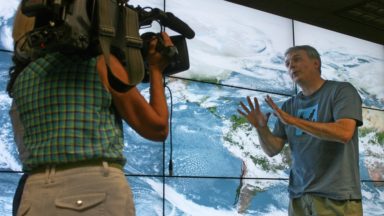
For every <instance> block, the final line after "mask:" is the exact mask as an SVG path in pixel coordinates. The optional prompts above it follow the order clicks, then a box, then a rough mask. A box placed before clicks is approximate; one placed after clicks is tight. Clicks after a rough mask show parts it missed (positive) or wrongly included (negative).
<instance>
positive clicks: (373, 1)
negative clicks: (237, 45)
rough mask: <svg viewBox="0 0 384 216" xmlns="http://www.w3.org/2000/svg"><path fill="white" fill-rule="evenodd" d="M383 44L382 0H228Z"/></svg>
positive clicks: (383, 7)
mask: <svg viewBox="0 0 384 216" xmlns="http://www.w3.org/2000/svg"><path fill="white" fill-rule="evenodd" d="M227 1H229V2H233V3H237V4H241V5H244V6H248V7H251V8H255V9H258V10H261V11H265V12H268V13H272V14H276V15H279V16H282V17H286V18H290V19H294V20H297V21H301V22H304V23H307V24H311V25H315V26H318V27H322V28H325V29H329V30H332V31H336V32H340V33H343V34H346V35H350V36H353V37H357V38H360V39H363V40H368V41H371V42H375V43H378V44H382V45H384V0H320V1H319V0H317V1H316V0H227Z"/></svg>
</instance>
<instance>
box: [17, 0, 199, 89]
mask: <svg viewBox="0 0 384 216" xmlns="http://www.w3.org/2000/svg"><path fill="white" fill-rule="evenodd" d="M103 4H104V6H103ZM105 4H107V5H108V6H110V7H111V8H112V9H110V11H108V14H110V15H111V16H112V18H109V17H103V16H102V15H100V8H101V7H105ZM124 7H125V9H122V8H124ZM98 8H99V9H98ZM21 9H22V12H23V14H25V15H26V16H29V17H35V27H34V29H33V30H32V31H31V32H29V33H28V34H27V35H26V43H27V44H26V46H25V45H24V46H20V47H17V46H16V48H15V51H16V52H18V51H19V52H20V51H26V52H24V55H25V56H26V57H27V58H29V60H33V59H36V58H37V57H40V56H41V55H43V54H45V53H49V52H55V51H60V52H64V53H71V52H78V51H85V50H89V47H92V46H94V45H95V43H97V42H99V41H100V37H98V36H99V35H100V34H101V33H100V32H102V33H104V34H105V32H103V31H104V30H106V32H107V34H111V37H116V36H115V35H118V31H119V28H120V27H121V22H124V21H121V20H119V19H120V18H121V15H119V16H118V15H116V14H117V13H120V11H122V10H124V13H128V16H129V17H128V19H129V23H128V24H127V23H125V24H123V26H125V28H129V27H131V20H132V26H135V25H138V26H137V27H136V28H135V27H134V28H133V30H134V31H133V33H132V31H131V33H130V35H127V34H126V35H123V36H122V37H123V39H118V40H115V41H113V42H114V44H113V45H114V46H115V48H116V47H118V48H120V49H126V50H128V51H129V52H125V53H126V54H128V55H129V56H127V55H125V59H121V60H123V62H126V63H130V64H132V58H133V59H134V61H137V62H138V63H137V65H140V62H144V65H146V62H145V56H146V55H147V53H148V43H149V40H150V38H152V37H153V36H155V37H158V39H159V40H158V41H159V42H158V45H157V47H156V49H157V50H158V51H159V52H162V53H164V54H166V55H167V56H168V58H169V59H170V60H171V62H170V64H169V66H168V67H167V68H166V69H165V71H164V74H165V75H171V74H175V73H178V72H181V71H184V70H187V69H188V68H189V56H188V48H187V43H186V40H185V38H188V39H192V38H193V37H194V36H195V33H194V31H193V30H192V29H191V28H190V27H189V26H188V25H187V24H186V23H184V22H183V21H182V20H180V19H179V18H177V17H176V16H175V15H173V14H172V13H170V12H164V11H162V10H160V9H158V8H150V7H145V8H141V7H140V6H137V7H133V6H131V5H128V1H127V0H101V1H100V0H99V1H97V0H22V8H21ZM103 9H104V8H102V9H101V10H103ZM126 11H128V12H126ZM131 17H133V19H131ZM103 19H105V20H103ZM106 19H110V20H106ZM135 19H137V20H138V23H135ZM125 20H127V19H125ZM105 21H106V22H107V23H108V22H110V23H111V27H112V29H110V28H104V29H103V26H101V25H100V23H102V22H104V23H105ZM153 21H157V22H158V23H159V24H160V25H161V26H165V27H169V28H170V29H172V30H174V31H176V32H178V33H179V34H180V35H175V36H171V40H172V42H173V44H174V47H165V46H164V44H163V43H162V39H161V37H159V35H160V33H153V32H147V33H144V34H142V35H139V29H140V28H142V27H144V26H150V25H151V23H152V22H153ZM127 26H128V27H127ZM131 29H132V28H131ZM115 32H116V33H115ZM116 41H118V42H117V43H122V44H121V45H120V44H116ZM111 45H112V43H111ZM17 48H18V49H21V50H17ZM137 49H139V52H137V51H136V50H137ZM108 50H109V48H108ZM111 50H113V49H111ZM98 52H99V53H97V54H100V49H98ZM21 53H23V52H21ZM132 53H133V54H132ZM138 53H140V54H141V60H140V61H138V60H137V59H138V57H137V56H136V55H137V54H138ZM140 54H139V55H140ZM132 55H135V56H134V57H132ZM141 64H142V63H141ZM138 67H139V66H137V67H134V68H135V69H136V68H138ZM127 71H133V70H132V68H130V70H127ZM145 74H147V72H145ZM142 81H143V82H146V81H148V80H147V76H145V77H144V79H143V80H142Z"/></svg>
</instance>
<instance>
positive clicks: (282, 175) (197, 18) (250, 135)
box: [0, 0, 384, 216]
mask: <svg viewBox="0 0 384 216" xmlns="http://www.w3.org/2000/svg"><path fill="white" fill-rule="evenodd" d="M19 2H20V0H8V1H7V4H1V5H0V32H1V36H0V49H1V51H0V77H2V79H0V112H1V115H0V215H4V216H8V215H12V214H11V208H12V199H13V194H14V191H15V188H16V186H17V182H18V179H19V178H20V172H21V162H20V159H19V157H18V152H17V148H16V146H15V142H14V139H13V131H12V126H11V122H10V119H9V115H8V112H9V109H10V104H11V102H12V100H11V98H10V97H9V96H8V94H7V92H6V90H5V89H6V85H7V82H8V79H9V77H8V69H9V67H10V66H11V65H12V62H11V58H12V52H13V41H12V37H11V32H12V23H13V16H14V13H15V10H16V8H17V6H18V4H19ZM129 4H131V5H134V6H138V5H140V6H141V7H152V8H159V9H161V10H165V11H168V12H172V13H173V14H174V15H175V16H177V17H178V18H179V19H181V20H183V21H184V22H185V23H187V24H188V25H189V26H190V27H191V28H192V29H193V30H194V31H195V37H194V38H193V39H187V44H188V51H189V61H190V68H189V69H188V70H186V71H183V72H180V73H177V74H173V75H172V76H169V77H166V79H165V81H166V96H167V102H168V107H169V110H170V113H171V118H170V126H171V130H170V134H169V136H168V138H167V140H166V141H165V142H164V143H160V142H152V141H148V140H146V139H144V138H142V137H141V136H140V135H138V134H137V133H136V132H135V131H133V130H132V129H131V128H130V127H129V126H128V125H126V124H125V125H124V136H125V139H124V142H125V148H124V155H125V156H126V158H127V163H126V165H125V167H124V171H125V173H126V176H127V181H128V182H129V184H130V185H131V187H132V191H133V194H134V200H135V205H136V214H137V215H138V216H153V215H157V216H161V215H167V216H168V215H169V216H171V215H172V216H184V215H192V216H216V215H217V216H227V215H228V216H236V215H239V216H240V215H242V216H243V215H244V216H251V215H252V216H254V215H273V216H280V215H281V216H282V215H287V209H288V202H289V198H288V192H287V186H288V175H289V163H290V156H289V148H288V147H286V148H285V149H284V151H283V152H282V153H280V154H278V155H276V156H275V157H272V158H271V157H268V156H267V155H266V154H265V153H264V152H263V151H262V149H261V147H260V145H259V140H258V135H257V132H256V130H255V129H254V128H252V126H251V125H250V124H249V123H247V121H246V120H245V119H244V118H242V117H241V116H240V115H239V114H238V113H237V109H238V108H239V103H240V101H243V102H245V97H246V96H251V97H257V98H258V99H259V101H260V106H261V108H262V109H263V110H265V111H271V110H270V109H269V108H268V106H267V105H266V104H265V103H263V101H264V100H263V98H264V97H265V96H266V95H270V96H271V97H272V98H273V99H274V100H275V102H276V103H277V104H278V105H281V104H282V103H283V102H284V101H285V100H286V99H288V98H289V97H291V96H292V95H295V94H296V93H297V92H298V91H300V89H299V88H298V87H297V86H295V85H294V83H293V82H292V81H291V79H290V77H289V76H288V74H287V71H286V68H285V66H284V51H285V50H286V49H287V48H289V47H291V46H293V45H302V44H309V45H312V46H314V47H315V48H317V49H318V51H319V52H320V54H321V57H322V76H323V77H324V78H325V79H330V80H340V81H348V82H350V83H352V85H354V86H355V87H356V88H357V89H358V91H359V93H360V95H361V97H362V99H363V119H364V125H363V126H362V127H360V128H359V140H360V143H359V147H360V163H359V164H360V171H361V181H362V192H363V208H364V215H370V216H371V215H372V216H376V215H377V216H378V215H383V214H384V209H383V206H384V201H383V199H382V197H383V196H384V162H383V156H382V155H384V127H383V125H384V46H383V45H381V44H375V43H372V42H369V41H364V40H361V39H358V38H354V37H351V36H348V35H343V34H340V33H337V32H333V31H329V30H326V29H323V28H319V27H316V26H312V25H308V24H305V23H302V22H298V21H295V20H291V19H288V18H284V17H280V16H276V15H273V14H269V13H265V12H262V11H258V10H255V9H252V8H248V7H244V6H241V5H237V4H233V3H229V2H227V1H224V0H193V1H191V0H166V1H158V0H132V1H129ZM165 30H166V31H167V32H168V33H169V34H170V35H177V34H179V33H178V32H175V31H172V30H170V29H169V28H165ZM147 31H152V32H155V33H157V32H159V31H160V27H159V24H158V23H153V25H152V27H149V28H145V29H142V30H141V33H144V32H147ZM138 88H139V90H140V92H141V93H142V94H143V95H144V96H145V97H146V98H148V97H149V86H148V84H147V83H142V84H140V85H138ZM275 121H276V117H274V116H272V117H271V119H270V121H269V126H270V127H271V128H272V127H273V125H274V122H275ZM170 163H172V165H173V166H172V168H173V169H170Z"/></svg>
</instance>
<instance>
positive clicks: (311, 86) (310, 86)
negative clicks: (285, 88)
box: [298, 78, 325, 96]
mask: <svg viewBox="0 0 384 216" xmlns="http://www.w3.org/2000/svg"><path fill="white" fill-rule="evenodd" d="M324 83H325V80H324V79H322V78H319V79H316V80H311V81H310V82H308V83H298V85H299V86H300V88H301V89H302V92H303V94H304V95H305V96H310V95H312V94H313V93H315V92H316V91H317V90H319V89H320V88H321V86H323V84H324Z"/></svg>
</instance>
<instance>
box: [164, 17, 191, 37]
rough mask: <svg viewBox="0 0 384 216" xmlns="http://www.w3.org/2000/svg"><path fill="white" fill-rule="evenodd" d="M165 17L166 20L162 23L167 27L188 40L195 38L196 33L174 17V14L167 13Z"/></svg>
mask: <svg viewBox="0 0 384 216" xmlns="http://www.w3.org/2000/svg"><path fill="white" fill-rule="evenodd" d="M163 17H164V18H163V20H162V21H163V24H164V25H165V26H167V27H169V28H170V29H172V30H174V31H176V32H179V33H180V34H182V35H183V36H184V37H186V38H188V39H192V38H194V37H195V32H194V31H193V30H192V29H191V28H190V27H189V26H188V25H187V24H186V23H185V22H183V21H182V20H181V19H179V18H177V17H176V16H175V15H173V13H171V12H166V13H165V15H164V16H163Z"/></svg>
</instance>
